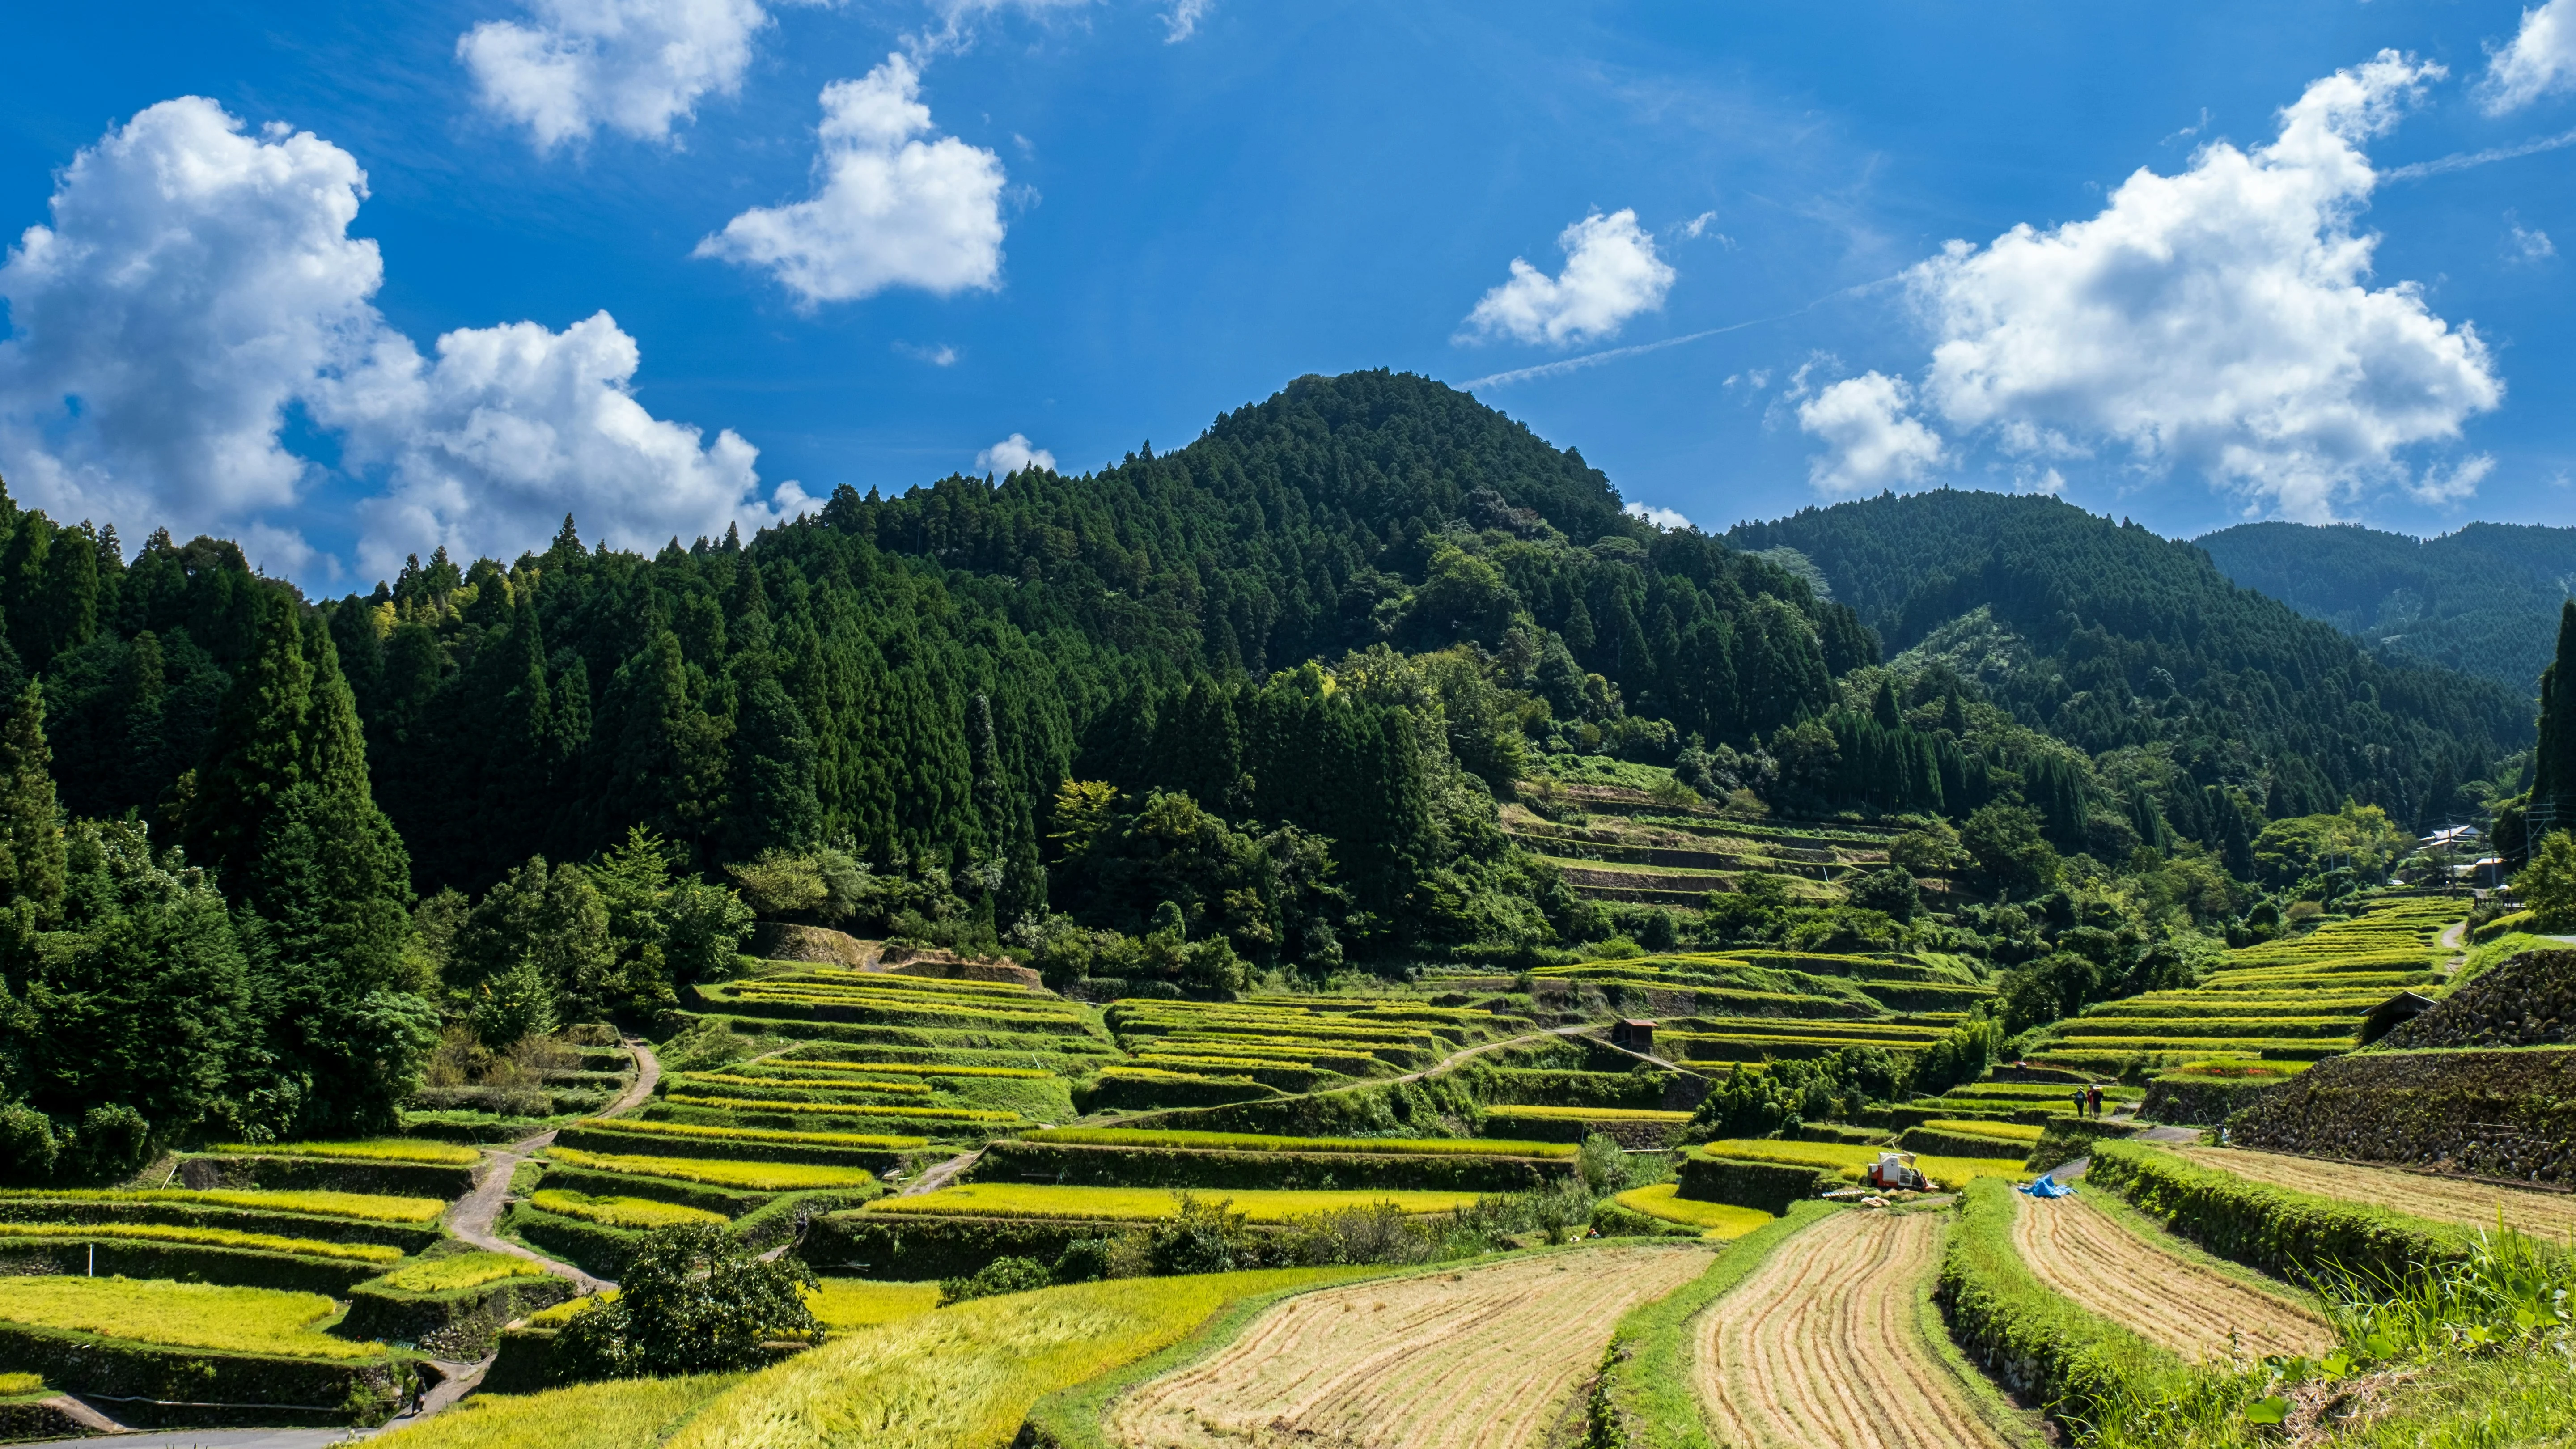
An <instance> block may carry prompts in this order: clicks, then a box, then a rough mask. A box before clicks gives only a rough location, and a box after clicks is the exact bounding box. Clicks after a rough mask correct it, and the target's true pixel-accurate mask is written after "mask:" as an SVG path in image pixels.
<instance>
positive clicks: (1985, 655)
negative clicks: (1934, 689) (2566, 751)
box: [1728, 489, 2531, 823]
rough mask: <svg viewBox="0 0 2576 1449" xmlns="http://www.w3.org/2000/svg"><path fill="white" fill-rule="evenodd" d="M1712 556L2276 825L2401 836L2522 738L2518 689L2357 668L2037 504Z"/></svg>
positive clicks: (2173, 545)
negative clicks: (1787, 562)
mask: <svg viewBox="0 0 2576 1449" xmlns="http://www.w3.org/2000/svg"><path fill="white" fill-rule="evenodd" d="M1728 541H1729V542H1731V543H1733V544H1735V545H1736V546H1737V547H1739V548H1744V549H1769V548H1779V547H1787V548H1794V549H1797V550H1798V551H1799V552H1801V553H1804V554H1805V555H1807V556H1808V557H1809V558H1810V559H1811V560H1812V561H1813V562H1814V564H1815V565H1816V567H1817V568H1818V569H1820V570H1821V571H1822V572H1823V574H1824V577H1825V578H1826V580H1827V581H1828V583H1829V584H1830V586H1831V588H1832V590H1833V594H1834V597H1835V598H1836V599H1838V600H1841V601H1843V602H1846V603H1848V604H1850V605H1851V606H1852V607H1853V608H1854V609H1856V610H1857V611H1858V612H1859V613H1860V616H1861V618H1862V620H1863V621H1864V622H1866V623H1867V624H1869V625H1870V626H1871V627H1873V628H1874V629H1876V630H1877V631H1878V632H1879V634H1880V635H1881V636H1882V637H1883V638H1884V640H1885V641H1886V645H1887V647H1888V649H1889V650H1890V651H1897V650H1912V651H1915V654H1914V658H1913V660H1912V661H1911V662H1912V665H1913V667H1916V668H1928V667H1930V666H1932V665H1933V664H1935V663H1945V664H1947V665H1949V666H1950V667H1952V668H1954V669H1956V670H1957V671H1958V672H1959V673H1960V674H1961V675H1963V676H1966V677H1970V678H1972V679H1974V680H1975V681H1976V682H1977V683H1979V684H1980V685H1982V686H1983V687H1984V689H1985V690H1986V691H1987V693H1988V694H1989V695H1990V696H1991V697H1993V698H1994V699H1995V700H1996V701H1997V702H1998V703H2000V704H2003V705H2005V706H2006V707H2007V708H2009V709H2010V710H2012V711H2013V713H2014V714H2015V716H2016V717H2017V718H2019V719H2021V720H2022V721H2023V722H2024V723H2026V724H2029V725H2031V726H2033V727H2035V728H2040V729H2044V730H2046V731H2048V732H2049V733H2051V734H2053V735H2056V736H2057V737H2059V738H2061V739H2064V740H2066V741H2068V742H2069V743H2072V744H2074V745H2076V746H2078V747H2079V748H2081V749H2083V750H2085V751H2087V752H2088V753H2093V754H2097V755H2098V754H2100V753H2102V752H2105V751H2110V750H2118V749H2122V748H2125V747H2149V748H2160V749H2162V750H2165V751H2168V752H2170V754H2171V756H2172V758H2173V759H2174V761H2175V762H2176V763H2177V764H2179V765H2180V766H2181V767H2182V768H2183V769H2184V770H2186V771H2187V772H2188V774H2189V775H2190V777H2191V778H2192V779H2193V780H2194V781H2196V782H2197V783H2199V784H2201V785H2204V786H2206V785H2216V784H2228V785H2236V786H2245V787H2249V788H2250V789H2252V790H2254V791H2256V792H2258V798H2259V799H2260V800H2261V801H2262V803H2263V805H2264V808H2265V810H2266V813H2268V814H2270V815H2271V816H2273V817H2275V818H2278V817H2280V816H2283V815H2296V814H2304V813H2308V812H2310V811H2317V810H2329V809H2332V808H2334V807H2335V805H2336V804H2337V803H2338V802H2339V801H2341V800H2342V799H2344V798H2345V797H2347V796H2349V797H2352V798H2356V799H2359V800H2361V801H2363V802H2365V803H2372V804H2378V805H2382V806H2384V807H2386V808H2387V809H2388V810H2389V811H2390V813H2391V814H2392V815H2394V816H2396V817H2397V818H2399V819H2400V820H2406V821H2413V820H2417V819H2419V818H2422V817H2423V816H2425V815H2426V814H2427V813H2430V812H2434V811H2438V810H2439V809H2440V808H2441V805H2442V803H2443V802H2446V801H2447V799H2448V797H2449V796H2450V794H2451V792H2452V790H2453V789H2454V788H2455V787H2456V786H2457V785H2458V783H2459V782H2460V781H2462V780H2466V779H2470V778H2473V777H2474V776H2476V775H2478V774H2481V773H2483V772H2484V767H2485V766H2486V765H2487V763H2488V762H2489V761H2491V760H2492V759H2493V758H2495V757H2496V756H2498V755H2500V754H2503V753H2505V752H2508V751H2511V750H2515V749H2520V748H2522V747H2524V746H2525V745H2527V744H2528V743H2529V740H2530V735H2531V726H2530V721H2529V710H2530V706H2529V705H2528V703H2527V702H2526V700H2527V692H2526V691H2523V690H2517V689H2512V688H2508V687H2506V686H2503V685H2500V684H2496V683H2494V682H2492V681H2488V680H2482V679H2476V678H2471V677H2468V676H2465V675H2462V674H2459V673H2456V672H2454V671H2451V670H2447V669H2442V668H2439V667H2436V666H2431V665H2414V664H2407V663H2399V662H2392V661H2387V660H2382V659H2379V658H2376V657H2374V656H2373V655H2372V654H2371V652H2370V651H2368V650H2366V649H2364V648H2363V647H2362V646H2361V645H2359V644H2358V643H2356V642H2355V641H2354V640H2353V639H2351V638H2350V637H2348V636H2346V635H2344V634H2342V633H2340V632H2338V631H2337V630H2335V629H2334V628H2332V627H2331V626H2329V625H2326V624H2323V623H2320V622H2317V621H2316V620H2312V619H2307V618H2302V617H2300V616H2299V615H2298V614H2297V613H2296V612H2294V611H2293V610H2292V609H2291V608H2290V607H2289V606H2288V605H2286V604H2283V603H2281V602H2279V601H2277V600H2274V599H2271V598H2267V597H2265V596H2263V595H2261V594H2258V593H2255V592H2253V591H2251V590H2249V589H2244V588H2239V587H2237V586H2235V585H2234V584H2232V583H2230V582H2229V581H2228V579H2227V578H2226V577H2225V576H2224V575H2222V574H2221V573H2220V572H2219V571H2218V569H2217V568H2216V567H2215V566H2213V565H2212V564H2211V562H2210V561H2209V558H2208V556H2206V555H2204V554H2203V553H2202V552H2201V551H2200V550H2199V549H2197V548H2194V547H2193V546H2191V545H2190V544H2187V543H2179V542H2175V541H2172V540H2168V539H2163V538H2159V537H2157V536H2156V535H2154V534H2152V533H2149V532H2148V531H2147V530H2146V529H2144V528H2141V527H2138V526H2136V525H2134V524H2126V523H2114V522H2112V521H2111V520H2110V519H2108V518H2097V517H2095V516H2093V515H2091V514H2088V513H2085V512H2084V511H2082V510H2081V509H2078V508H2075V507H2073V506H2071V505H2069V504H2065V503H2062V502H2059V501H2057V500H2056V499H2053V498H2039V497H2027V496H2024V497H2016V496H2010V495H2004V494H1994V493H1971V492H1960V491H1955V490H1948V489H1944V490H1940V491H1936V492H1930V493H1920V494H1915V495H1912V496H1909V497H1901V498H1900V497H1895V496H1892V495H1882V496H1880V497H1877V498H1872V499H1865V500H1862V501H1859V502H1853V503H1843V504H1837V505H1835V506H1833V507H1830V508H1811V509H1806V510H1804V511H1802V512H1800V513H1797V514H1795V515H1793V516H1791V517H1789V518H1784V519H1780V520H1778V521H1776V522H1773V523H1762V524H1747V525H1744V526H1741V527H1739V528H1737V529H1735V530H1734V531H1733V532H1732V533H1730V534H1729V535H1728ZM2178 823H2179V822H2178Z"/></svg>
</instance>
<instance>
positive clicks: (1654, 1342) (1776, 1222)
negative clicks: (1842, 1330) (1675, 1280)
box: [1594, 1202, 1841, 1449]
mask: <svg viewBox="0 0 2576 1449" xmlns="http://www.w3.org/2000/svg"><path fill="white" fill-rule="evenodd" d="M1839 1211H1841V1209H1839V1208H1836V1207H1834V1206H1832V1205H1831V1204H1829V1203H1820V1202H1802V1203H1799V1204H1797V1205H1796V1206H1794V1207H1792V1208H1790V1209H1789V1211H1788V1213H1787V1214H1786V1215H1785V1216H1782V1217H1777V1218H1773V1219H1771V1220H1770V1221H1769V1222H1767V1223H1764V1224H1763V1225H1762V1226H1760V1227H1757V1228H1755V1229H1753V1230H1752V1231H1751V1232H1748V1233H1746V1234H1745V1235H1744V1236H1742V1237H1740V1238H1737V1239H1736V1240H1735V1241H1734V1242H1732V1243H1729V1244H1728V1245H1727V1246H1726V1248H1725V1250H1724V1251H1722V1252H1720V1253H1719V1254H1718V1255H1717V1261H1716V1262H1714V1263H1711V1264H1709V1266H1708V1271H1707V1272H1705V1273H1702V1274H1700V1275H1699V1276H1698V1277H1697V1278H1694V1279H1692V1280H1691V1281H1690V1282H1688V1283H1686V1284H1683V1285H1682V1286H1681V1287H1680V1288H1678V1289H1675V1290H1674V1291H1673V1292H1671V1293H1668V1294H1666V1295H1664V1296H1663V1297H1662V1298H1659V1299H1657V1300H1655V1301H1654V1302H1652V1303H1648V1304H1643V1305H1641V1306H1639V1307H1637V1308H1635V1309H1633V1310H1631V1311H1630V1312H1629V1314H1628V1316H1627V1317H1625V1318H1623V1319H1621V1320H1620V1321H1619V1328H1618V1331H1617V1332H1616V1333H1615V1334H1613V1335H1612V1337H1611V1344H1612V1356H1611V1359H1610V1361H1609V1362H1608V1363H1607V1364H1606V1365H1605V1367H1604V1369H1603V1372H1602V1377H1601V1384H1600V1387H1599V1388H1598V1390H1596V1392H1595V1397H1594V1406H1595V1410H1596V1412H1598V1411H1600V1410H1604V1409H1606V1410H1607V1411H1608V1412H1609V1413H1610V1414H1611V1415H1612V1416H1614V1421H1615V1423H1616V1426H1617V1430H1618V1433H1619V1439H1620V1441H1621V1442H1623V1443H1624V1444H1625V1445H1626V1446H1627V1449H1716V1442H1715V1441H1714V1440H1712V1439H1711V1438H1710V1437H1709V1433H1708V1421H1707V1419H1706V1418H1705V1417H1704V1416H1703V1415H1702V1414H1701V1412H1700V1406H1699V1396H1698V1394H1697V1393H1696V1392H1695V1391H1694V1390H1693V1388H1692V1381H1691V1379H1692V1376H1691V1362H1690V1360H1691V1330H1690V1324H1691V1320H1692V1319H1694V1318H1697V1317H1698V1316H1699V1315H1700V1314H1701V1313H1702V1312H1704V1311H1706V1310H1707V1309H1708V1307H1709V1306H1710V1305H1711V1304H1713V1303H1715V1302H1717V1300H1718V1299H1720V1298H1722V1297H1724V1296H1726V1293H1727V1290H1729V1289H1731V1288H1733V1287H1734V1286H1735V1285H1736V1284H1738V1283H1741V1282H1743V1281H1744V1279H1745V1278H1746V1277H1747V1276H1748V1275H1750V1274H1751V1273H1752V1272H1753V1270H1754V1269H1756V1268H1759V1267H1761V1266H1762V1264H1763V1262H1764V1261H1765V1260H1766V1259H1768V1258H1769V1257H1770V1256H1771V1254H1772V1253H1773V1252H1774V1251H1775V1250H1777V1249H1778V1248H1779V1246H1780V1245H1781V1244H1782V1243H1785V1242H1787V1241H1788V1240H1789V1239H1790V1238H1792V1237H1795V1236H1796V1235H1797V1234H1798V1233H1800V1232H1801V1231H1803V1230H1805V1229H1806V1228H1808V1227H1811V1226H1813V1225H1814V1224H1816V1223H1817V1222H1819V1221H1821V1220H1823V1219H1825V1218H1828V1217H1831V1216H1833V1215H1834V1214H1835V1213H1836V1212H1839Z"/></svg>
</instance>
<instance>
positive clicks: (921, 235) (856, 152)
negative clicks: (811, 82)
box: [697, 54, 1003, 306]
mask: <svg viewBox="0 0 2576 1449" xmlns="http://www.w3.org/2000/svg"><path fill="white" fill-rule="evenodd" d="M932 131H933V127H932V124H931V120H930V107H928V106H926V105H923V104H922V103H921V74H920V72H919V71H917V70H915V69H914V68H913V65H912V62H911V61H909V60H907V59H905V58H904V57H903V56H902V55H900V54H897V55H889V56H887V57H886V60H885V64H883V65H881V66H878V67H877V68H876V69H874V70H872V71H869V72H868V73H867V75H865V76H864V77H862V78H860V79H858V80H845V81H834V82H833V83H832V84H830V85H828V86H825V87H824V88H823V124H822V128H821V132H820V135H821V142H822V150H821V154H820V155H819V156H817V157H816V158H815V162H814V170H815V173H816V186H815V190H814V196H813V197H812V199H810V200H807V201H799V202H795V203H792V204H790V205H787V206H775V207H755V208H753V209H752V210H750V211H746V212H744V213H743V214H741V215H740V216H737V217H735V218H734V219H733V220H732V221H730V222H727V223H726V224H725V229H724V230H723V231H721V232H719V233H717V234H716V235H714V236H711V237H708V238H707V239H705V240H704V241H701V242H700V243H698V249H697V254H698V255H699V256H702V257H716V258H720V259H722V260H725V261H730V262H738V263H741V264H742V265H744V266H753V267H762V268H766V269H767V270H768V271H770V272H771V273H772V274H773V275H775V276H776V277H777V278H778V280H779V281H780V282H781V283H782V284H784V285H785V286H786V287H787V288H788V289H789V290H791V291H793V292H794V293H796V296H797V299H798V300H799V301H800V302H801V303H803V304H804V305H806V306H812V305H814V304H815V303H818V302H845V301H850V300H853V299H855V298H859V297H866V296H871V295H873V294H875V293H878V292H881V291H884V290H885V289H886V288H888V287H919V288H921V289H923V290H924V291H928V292H933V293H936V294H938V295H940V296H947V295H949V294H951V293H954V292H960V291H965V290H968V289H970V288H986V289H989V288H992V287H995V286H998V285H1000V281H1001V272H1002V229H1003V228H1002V182H1003V175H1002V159H1001V158H1000V157H999V156H996V155H994V154H993V153H992V152H990V151H987V150H984V149H982V148H980V147H975V146H970V145H967V144H966V143H965V142H964V141H961V140H959V139H957V138H956V137H954V136H933V135H931V133H932ZM925 136H929V137H930V139H927V140H925V139H923V138H924V137H925Z"/></svg>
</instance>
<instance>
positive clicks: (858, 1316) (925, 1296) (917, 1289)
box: [805, 1278, 939, 1333]
mask: <svg viewBox="0 0 2576 1449" xmlns="http://www.w3.org/2000/svg"><path fill="white" fill-rule="evenodd" d="M805 1306H806V1307H807V1308H809V1309H811V1310H813V1313H814V1316H815V1317H816V1318H818V1319H821V1320H822V1323H823V1326H824V1327H825V1328H827V1329H829V1330H831V1331H832V1332H834V1333H848V1332H850V1331H852V1330H854V1329H861V1328H875V1327H877V1326H878V1325H880V1324H886V1323H900V1322H902V1321H903V1320H904V1319H907V1318H912V1317H917V1316H918V1315H920V1314H924V1313H928V1312H929V1311H930V1310H932V1309H934V1308H936V1307H938V1306H939V1285H938V1284H936V1283H876V1282H871V1281H869V1280H868V1279H865V1278H826V1279H824V1280H823V1286H822V1288H821V1289H820V1290H819V1291H810V1292H808V1293H807V1294H806V1295H805Z"/></svg>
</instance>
